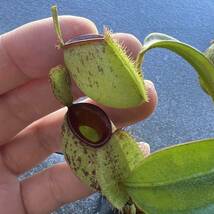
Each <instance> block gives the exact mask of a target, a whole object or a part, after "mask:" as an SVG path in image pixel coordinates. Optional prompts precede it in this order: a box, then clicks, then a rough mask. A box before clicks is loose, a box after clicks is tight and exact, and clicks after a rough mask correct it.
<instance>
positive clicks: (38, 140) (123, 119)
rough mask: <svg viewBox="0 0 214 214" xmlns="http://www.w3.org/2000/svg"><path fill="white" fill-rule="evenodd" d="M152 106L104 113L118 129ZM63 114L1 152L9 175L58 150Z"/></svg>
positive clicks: (21, 135) (28, 131) (42, 121)
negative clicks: (10, 172)
mask: <svg viewBox="0 0 214 214" xmlns="http://www.w3.org/2000/svg"><path fill="white" fill-rule="evenodd" d="M149 90H150V89H149ZM153 90H154V89H151V94H154V93H155V92H154V91H153ZM152 100H153V98H150V101H152ZM152 103H153V104H149V103H145V104H143V105H141V106H140V107H138V108H137V110H136V109H128V110H127V111H123V110H121V111H120V110H115V109H107V110H108V112H107V113H108V116H109V117H110V119H111V120H112V121H114V124H115V125H116V127H121V126H122V124H126V125H129V124H131V123H133V121H139V120H141V119H142V117H147V116H148V115H146V114H145V112H147V113H150V112H151V110H150V108H152V109H154V106H153V105H154V104H155V101H154V100H153V101H152ZM147 108H148V109H147ZM65 112H66V109H65V108H63V109H61V110H59V111H56V112H54V113H52V114H49V115H48V116H46V117H44V118H42V119H40V120H38V121H36V122H34V123H33V124H31V125H30V126H28V127H27V128H26V129H24V130H23V131H22V132H21V133H19V134H18V135H17V136H16V137H15V138H14V139H13V140H12V141H10V142H9V143H8V144H6V145H5V146H4V147H3V148H2V149H1V153H2V156H3V159H4V162H5V164H6V165H7V167H8V168H9V169H10V170H11V171H12V172H14V173H15V174H20V173H22V172H24V171H26V170H28V169H30V168H32V167H33V166H35V165H37V164H38V163H40V162H41V161H43V160H44V159H45V158H46V157H47V156H48V155H50V154H51V153H53V152H55V151H59V150H60V144H61V140H62V139H61V125H62V123H63V120H64V114H65ZM127 112H128V113H127ZM128 119H130V121H128ZM14 154H16V155H14Z"/></svg>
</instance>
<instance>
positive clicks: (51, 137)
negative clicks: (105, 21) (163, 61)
mask: <svg viewBox="0 0 214 214" xmlns="http://www.w3.org/2000/svg"><path fill="white" fill-rule="evenodd" d="M60 22H61V26H62V31H63V33H64V40H65V41H66V40H68V39H70V38H71V37H73V36H77V35H81V34H89V33H97V29H96V26H95V25H94V24H93V23H92V22H91V21H89V20H87V19H84V18H80V17H73V16H64V17H60ZM114 36H115V37H116V38H117V39H118V40H119V41H123V42H124V44H125V45H126V46H127V49H128V52H129V53H132V57H133V58H136V56H137V54H138V52H139V51H140V49H141V44H140V42H139V41H138V40H137V39H136V38H135V37H134V36H132V35H130V34H124V33H117V34H115V35H114ZM55 43H56V38H55V32H54V30H53V25H52V20H51V19H50V18H48V19H44V20H39V21H36V22H33V23H29V24H26V25H24V26H21V27H20V28H17V29H15V30H13V31H11V32H9V33H6V34H4V35H1V36H0V124H2V125H1V129H0V172H1V173H0V199H1V200H0V210H1V211H2V212H3V213H7V214H12V213H16V214H24V213H31V214H34V213H36V214H40V213H41V214H45V213H49V212H51V211H52V210H54V209H56V208H57V207H59V206H61V205H63V204H64V203H67V202H71V201H75V200H78V199H80V198H83V197H86V196H88V195H89V194H91V192H90V190H89V189H88V188H87V187H86V186H85V185H83V184H82V183H81V182H80V181H79V179H78V178H77V177H76V176H75V175H74V173H73V172H72V171H71V170H70V168H69V166H68V165H67V164H66V163H62V164H56V165H54V166H52V167H51V168H49V169H46V170H44V171H43V172H41V173H39V174H36V175H34V176H32V177H30V178H28V179H26V180H24V181H21V182H19V181H18V180H17V176H18V175H19V174H21V173H24V172H25V171H27V170H29V169H31V168H32V167H34V166H36V165H37V164H39V163H41V162H42V161H43V160H44V159H46V158H47V157H48V156H49V155H50V154H51V153H53V152H55V151H59V150H60V142H61V137H60V130H61V124H62V122H63V117H64V114H65V112H66V108H62V106H61V105H60V103H59V102H58V101H57V100H56V99H55V98H54V96H53V94H52V91H51V88H50V84H49V81H48V72H49V70H50V69H51V68H52V67H54V66H56V65H58V64H61V63H63V56H62V52H61V51H57V50H56V49H55V48H54V45H53V44H55ZM146 86H147V89H148V95H149V102H148V103H145V104H143V105H142V106H139V107H137V108H133V109H127V110H115V109H111V108H106V107H103V109H104V110H105V111H106V112H107V114H108V115H109V117H110V119H111V120H112V121H113V122H114V123H115V125H116V126H117V127H124V126H127V125H130V124H132V123H135V122H137V121H140V120H143V119H145V118H146V117H148V116H149V115H150V114H151V113H152V112H153V110H154V109H155V106H156V103H157V94H156V91H155V88H154V85H153V84H152V83H151V82H150V81H146ZM73 94H74V97H75V99H77V98H79V97H80V96H82V95H83V94H82V93H81V91H80V90H79V89H78V88H77V87H76V86H75V84H73ZM86 102H90V103H94V102H93V101H92V100H90V99H87V100H86ZM50 113H51V114H50ZM142 147H143V149H144V151H145V152H146V153H148V146H146V145H143V146H142ZM44 201H45V203H44Z"/></svg>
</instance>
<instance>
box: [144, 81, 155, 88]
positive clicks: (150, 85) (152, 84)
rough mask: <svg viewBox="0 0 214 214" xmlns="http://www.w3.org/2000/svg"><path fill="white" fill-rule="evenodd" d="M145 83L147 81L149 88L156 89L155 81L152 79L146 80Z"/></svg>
mask: <svg viewBox="0 0 214 214" xmlns="http://www.w3.org/2000/svg"><path fill="white" fill-rule="evenodd" d="M145 83H146V86H147V87H148V88H153V89H155V85H154V83H153V82H152V81H151V80H145Z"/></svg>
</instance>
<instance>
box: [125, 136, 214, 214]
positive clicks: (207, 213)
mask: <svg viewBox="0 0 214 214" xmlns="http://www.w3.org/2000/svg"><path fill="white" fill-rule="evenodd" d="M124 185H125V186H126V188H127V191H128V193H129V194H130V196H131V198H132V199H133V201H134V202H135V203H136V204H137V205H138V206H139V207H140V208H142V209H143V210H144V211H145V212H146V213H151V214H156V213H158V214H202V213H203V214H213V213H214V139H209V140H201V141H195V142H191V143H186V144H181V145H177V146H174V147H169V148H166V149H164V150H161V151H158V152H156V153H153V154H152V155H151V156H149V157H148V158H146V159H144V160H143V161H141V163H140V164H139V165H138V166H137V167H136V168H135V169H134V170H133V172H132V174H131V176H129V178H128V179H126V181H125V182H124Z"/></svg>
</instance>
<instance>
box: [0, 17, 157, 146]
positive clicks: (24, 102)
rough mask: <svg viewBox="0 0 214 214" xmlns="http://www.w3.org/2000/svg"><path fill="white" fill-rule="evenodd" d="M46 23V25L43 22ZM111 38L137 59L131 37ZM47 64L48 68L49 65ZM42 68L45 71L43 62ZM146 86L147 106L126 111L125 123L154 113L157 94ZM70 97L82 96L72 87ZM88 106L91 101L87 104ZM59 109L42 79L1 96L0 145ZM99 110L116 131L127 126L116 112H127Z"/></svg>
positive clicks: (136, 50)
mask: <svg viewBox="0 0 214 214" xmlns="http://www.w3.org/2000/svg"><path fill="white" fill-rule="evenodd" d="M72 20H73V19H72ZM46 22H48V21H47V20H46ZM46 22H45V23H46ZM39 24H40V25H41V26H42V27H40V28H41V29H43V25H44V23H43V22H42V23H40V22H39ZM46 25H47V24H45V26H46ZM40 28H39V29H40ZM43 30H44V29H43ZM82 31H83V30H82ZM114 37H115V38H116V39H117V40H118V41H119V42H122V43H123V44H124V45H126V46H127V51H128V52H129V53H128V54H129V55H130V56H131V57H132V58H136V56H137V53H138V52H139V51H140V49H141V48H142V47H141V44H140V42H139V41H138V40H137V39H136V38H135V37H134V36H132V35H130V34H123V33H118V34H115V35H114ZM52 40H53V39H52ZM55 55H56V53H55ZM55 58H56V56H55ZM38 60H41V59H38ZM38 60H37V61H38ZM49 61H50V60H49ZM38 62H39V61H38ZM34 63H35V62H34ZM40 63H41V62H40ZM47 63H48V64H49V65H50V62H47ZM43 67H45V66H44V62H43ZM31 69H33V68H31ZM37 69H41V70H43V72H42V73H43V74H44V73H45V72H46V73H47V71H45V69H48V67H47V66H46V67H45V68H42V67H38V68H37ZM0 72H1V69H0ZM0 79H1V76H0ZM147 85H148V86H149V87H148V89H149V92H148V93H149V96H150V102H149V103H147V104H145V105H144V110H143V111H139V108H140V109H141V107H137V108H133V109H130V110H128V113H130V114H126V115H127V120H129V121H131V123H134V122H136V119H135V118H138V115H139V114H140V116H141V119H144V118H145V117H146V116H148V115H149V114H150V113H151V112H152V111H153V109H154V106H155V105H156V101H157V95H156V92H155V90H154V88H153V86H152V84H150V83H148V82H147ZM0 87H1V86H0ZM73 93H74V96H75V97H76V98H78V96H81V95H82V94H81V93H80V91H79V89H78V88H77V87H75V86H74V87H73ZM89 102H93V101H91V100H89ZM59 107H60V105H59V103H58V102H57V101H56V100H55V98H54V97H53V94H52V91H51V89H50V84H49V82H48V80H47V79H46V78H43V79H42V80H41V79H40V80H34V81H30V82H29V83H28V84H25V85H23V86H22V87H19V88H17V89H15V90H13V91H10V92H8V93H6V94H4V95H3V96H1V97H0V109H1V112H0V123H4V127H3V128H2V129H1V130H0V139H1V140H0V144H4V143H6V142H8V141H9V139H11V138H12V137H14V136H15V135H16V134H17V133H18V132H19V131H20V130H22V129H23V128H24V127H26V126H27V125H29V124H30V123H31V122H33V121H34V120H37V119H38V118H41V117H42V116H44V115H46V114H48V113H50V112H52V111H54V110H56V109H57V108H59ZM101 107H102V108H104V110H106V112H107V113H109V114H111V115H113V114H114V116H113V118H114V119H113V122H115V123H117V122H118V123H120V125H118V126H119V127H121V126H126V125H127V122H125V120H123V122H124V123H122V118H121V116H120V114H118V113H119V112H122V115H125V113H126V112H127V111H126V110H115V109H111V108H106V107H103V106H101ZM135 115H136V116H135ZM128 116H129V117H128ZM11 124H13V126H11Z"/></svg>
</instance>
